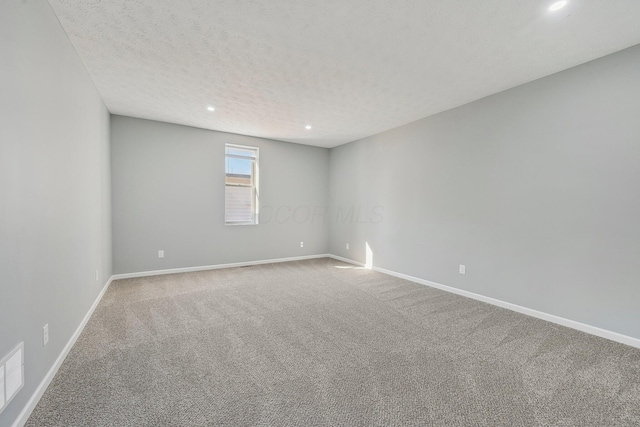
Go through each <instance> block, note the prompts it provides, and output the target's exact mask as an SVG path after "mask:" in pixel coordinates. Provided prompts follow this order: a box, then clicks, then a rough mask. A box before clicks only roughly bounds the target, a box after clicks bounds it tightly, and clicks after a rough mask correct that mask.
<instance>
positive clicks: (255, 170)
mask: <svg viewBox="0 0 640 427" xmlns="http://www.w3.org/2000/svg"><path fill="white" fill-rule="evenodd" d="M227 148H230V149H238V150H251V151H253V152H255V158H251V157H243V156H237V155H229V154H227ZM229 157H233V158H244V159H248V160H252V161H253V167H252V171H251V178H252V183H251V184H250V185H243V184H228V183H227V159H228V158H229ZM224 163H225V164H224V188H225V202H224V223H225V225H258V223H259V221H258V218H259V212H260V203H259V200H260V191H259V182H260V173H259V171H260V167H259V165H260V149H259V148H258V147H252V146H249V145H238V144H225V145H224ZM228 186H242V187H252V192H251V193H252V201H251V207H252V212H251V216H252V219H251V220H250V221H229V220H228V218H227V200H226V194H227V187H228Z"/></svg>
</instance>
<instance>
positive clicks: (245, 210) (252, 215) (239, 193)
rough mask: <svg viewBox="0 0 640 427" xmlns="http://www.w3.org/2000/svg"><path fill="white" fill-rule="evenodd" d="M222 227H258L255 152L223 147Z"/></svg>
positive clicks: (249, 149)
mask: <svg viewBox="0 0 640 427" xmlns="http://www.w3.org/2000/svg"><path fill="white" fill-rule="evenodd" d="M224 196H225V205H224V214H225V215H224V217H225V223H226V224H232V225H233V224H257V223H258V148H256V147H245V146H242V145H232V144H226V145H225V192H224Z"/></svg>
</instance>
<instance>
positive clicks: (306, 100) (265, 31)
mask: <svg viewBox="0 0 640 427" xmlns="http://www.w3.org/2000/svg"><path fill="white" fill-rule="evenodd" d="M553 1H555V0H546V1H545V0H482V1H479V0H439V1H434V0H403V1H400V0H396V1H392V0H179V1H176V0H135V1H132V0H83V1H78V0H49V2H50V3H51V5H52V7H53V9H54V11H55V13H56V14H57V15H58V17H59V19H60V21H61V23H62V25H63V27H64V28H65V30H66V32H67V33H68V35H69V38H70V39H71V42H72V43H73V44H74V46H75V47H76V49H77V51H78V53H79V54H80V56H81V57H82V59H83V61H84V63H85V64H86V67H87V69H88V70H89V73H90V74H91V76H92V78H93V80H94V81H95V84H96V86H97V88H98V90H99V91H100V94H101V95H102V97H103V99H104V101H105V103H106V105H107V107H108V108H109V110H110V111H111V112H112V113H114V114H122V115H127V116H133V117H141V118H147V119H153V120H160V121H166V122H171V123H180V124H184V125H189V126H196V127H201V128H206V129H214V130H220V131H226V132H233V133H240V134H245V135H254V136H260V137H265V138H272V139H278V140H283V141H291V142H297V143H302V144H309V145H317V146H321V147H333V146H336V145H340V144H343V143H345V142H349V141H353V140H356V139H359V138H363V137H365V136H369V135H372V134H375V133H378V132H381V131H384V130H387V129H390V128H393V127H397V126H400V125H403V124H405V123H409V122H412V121H414V120H417V119H420V118H422V117H426V116H430V115H433V114H436V113H438V112H441V111H444V110H447V109H450V108H453V107H456V106H459V105H462V104H465V103H468V102H470V101H473V100H475V99H478V98H481V97H484V96H487V95H490V94H492V93H496V92H499V91H501V90H504V89H507V88H510V87H513V86H516V85H519V84H522V83H525V82H528V81H531V80H534V79H537V78H539V77H542V76H546V75H549V74H552V73H554V72H557V71H560V70H563V69H566V68H569V67H572V66H574V65H577V64H581V63H583V62H586V61H589V60H592V59H595V58H598V57H601V56H603V55H606V54H609V53H612V52H615V51H618V50H621V49H624V48H626V47H629V46H632V45H635V44H638V43H640V25H639V22H640V1H638V0H570V2H569V5H568V6H567V7H566V8H564V9H562V10H561V11H559V12H555V13H551V12H549V11H548V7H549V5H550V4H551V3H553ZM208 105H213V106H214V107H215V108H216V111H215V112H213V113H212V112H209V111H207V110H206V107H207V106H208ZM307 124H310V125H312V126H313V128H312V129H311V130H306V129H305V125H307Z"/></svg>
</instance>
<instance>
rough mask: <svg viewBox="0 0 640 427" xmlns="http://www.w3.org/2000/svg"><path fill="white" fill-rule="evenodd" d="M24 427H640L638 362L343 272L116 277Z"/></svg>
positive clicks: (610, 347)
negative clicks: (639, 426) (119, 278)
mask: <svg viewBox="0 0 640 427" xmlns="http://www.w3.org/2000/svg"><path fill="white" fill-rule="evenodd" d="M27 425H28V426H598V427H602V426H638V425H640V350H638V349H635V348H632V347H628V346H625V345H622V344H617V343H615V342H611V341H608V340H605V339H602V338H597V337H594V336H590V335H587V334H584V333H581V332H578V331H575V330H572V329H568V328H564V327H561V326H557V325H554V324H551V323H547V322H544V321H542V320H538V319H535V318H532V317H528V316H524V315H521V314H518V313H514V312H511V311H508V310H505V309H501V308H498V307H494V306H491V305H488V304H484V303H481V302H478V301H475V300H471V299H468V298H464V297H461V296H458V295H454V294H450V293H446V292H443V291H440V290H437V289H432V288H429V287H426V286H422V285H419V284H415V283H412V282H408V281H405V280H401V279H397V278H394V277H391V276H387V275H384V274H381V273H377V272H374V271H371V270H365V269H360V268H354V267H353V266H350V265H348V264H344V263H341V262H338V261H334V260H332V259H316V260H309V261H299V262H289V263H280V264H270V265H260V266H253V267H245V268H233V269H224V270H212V271H204V272H196V273H184V274H175V275H168V276H155V277H146V278H136V279H127V280H119V281H116V282H114V283H112V285H111V286H110V288H109V289H108V291H107V293H106V294H105V296H104V298H103V300H102V301H101V303H100V304H99V306H98V308H97V309H96V311H95V313H94V315H93V316H92V318H91V319H90V321H89V323H88V324H87V326H86V328H85V330H84V331H83V333H82V335H81V336H80V338H79V339H78V341H77V343H76V345H75V346H74V347H73V349H72V350H71V352H70V354H69V356H68V357H67V359H66V360H65V362H64V364H63V365H62V367H61V368H60V370H59V372H58V374H57V375H56V376H55V378H54V380H53V381H52V383H51V385H50V386H49V388H48V389H47V391H46V392H45V394H44V396H43V397H42V399H41V401H40V403H39V404H38V406H37V407H36V409H35V410H34V412H33V414H32V415H31V418H30V419H29V421H28V423H27Z"/></svg>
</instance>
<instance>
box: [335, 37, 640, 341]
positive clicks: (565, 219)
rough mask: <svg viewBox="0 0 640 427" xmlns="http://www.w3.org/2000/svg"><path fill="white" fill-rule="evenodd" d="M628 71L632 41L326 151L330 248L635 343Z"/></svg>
mask: <svg viewBox="0 0 640 427" xmlns="http://www.w3.org/2000/svg"><path fill="white" fill-rule="evenodd" d="M639 70H640V46H636V47H633V48H630V49H627V50H624V51H621V52H619V53H616V54H613V55H610V56H607V57H604V58H601V59H598V60H596V61H593V62H590V63H587V64H584V65H582V66H579V67H576V68H573V69H570V70H567V71H564V72H561V73H558V74H555V75H552V76H550V77H547V78H544V79H541V80H537V81H534V82H532V83H529V84H526V85H523V86H519V87H516V88H514V89H511V90H508V91H505V92H502V93H499V94H497V95H494V96H490V97H488V98H484V99H482V100H479V101H476V102H473V103H471V104H467V105H465V106H462V107H460V108H457V109H454V110H450V111H447V112H444V113H442V114H439V115H436V116H433V117H430V118H426V119H423V120H420V121H417V122H414V123H411V124H408V125H406V126H403V127H400V128H397V129H394V130H391V131H388V132H385V133H382V134H379V135H375V136H372V137H369V138H366V139H363V140H360V141H356V142H353V143H349V144H346V145H343V146H340V147H337V148H334V149H332V150H331V161H330V168H331V172H330V180H331V184H330V194H331V208H332V217H333V219H332V226H331V238H330V252H331V253H333V254H336V255H340V256H344V257H348V258H352V259H355V260H358V261H364V260H365V248H364V245H365V242H368V244H369V245H370V247H371V249H372V252H373V263H374V265H375V266H378V267H381V268H386V269H390V270H393V271H396V272H400V273H404V274H409V275H412V276H415V277H419V278H422V279H426V280H430V281H434V282H438V283H441V284H445V285H449V286H453V287H456V288H459V289H464V290H468V291H471V292H475V293H478V294H482V295H485V296H489V297H494V298H498V299H500V300H504V301H508V302H511V303H515V304H518V305H522V306H525V307H529V308H533V309H536V310H541V311H543V312H547V313H551V314H555V315H558V316H562V317H565V318H568V319H572V320H576V321H579V322H584V323H587V324H590V325H594V326H598V327H602V328H605V329H608V330H611V331H616V332H619V333H622V334H626V335H630V336H633V337H636V338H640V309H639V308H638V307H639V305H638V302H639V301H640V282H639V281H638V278H639V277H640V276H639V273H638V265H639V264H640V226H639V225H638V224H639V221H640V198H639V197H638V195H640V115H639V114H640V78H639V74H638V72H639ZM376 206H378V211H377V212H378V213H379V212H380V211H381V210H383V216H382V219H381V220H380V217H379V216H377V215H372V209H373V208H374V207H376ZM354 207H360V217H357V215H355V212H356V210H355V209H354ZM339 209H341V210H342V215H340V216H337V212H338V210H339ZM349 209H352V216H351V217H349V216H348V215H347V214H348V212H349ZM336 216H337V218H336ZM347 242H349V243H350V244H351V250H348V251H347V250H346V249H345V243H347ZM459 264H465V265H466V267H467V274H466V275H464V276H463V275H460V274H458V265H459Z"/></svg>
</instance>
